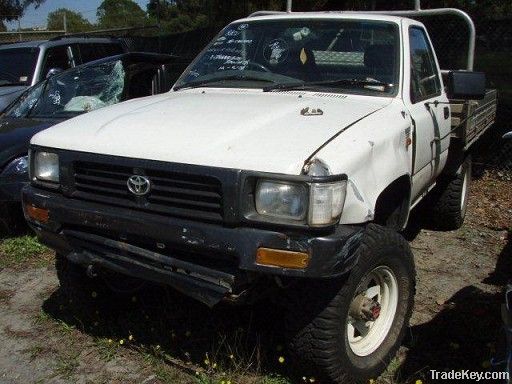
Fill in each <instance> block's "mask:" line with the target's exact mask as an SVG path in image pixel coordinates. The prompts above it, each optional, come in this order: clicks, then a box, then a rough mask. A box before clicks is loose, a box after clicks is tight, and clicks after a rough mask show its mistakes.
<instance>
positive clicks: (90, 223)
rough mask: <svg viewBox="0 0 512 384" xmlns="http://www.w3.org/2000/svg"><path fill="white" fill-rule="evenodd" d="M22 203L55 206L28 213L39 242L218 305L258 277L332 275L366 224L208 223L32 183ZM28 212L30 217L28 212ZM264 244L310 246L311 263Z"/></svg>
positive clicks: (346, 264) (350, 260) (346, 265)
mask: <svg viewBox="0 0 512 384" xmlns="http://www.w3.org/2000/svg"><path fill="white" fill-rule="evenodd" d="M22 196H23V205H24V206H26V205H31V206H34V207H38V208H44V209H47V210H48V211H49V221H48V222H47V223H46V224H41V223H38V222H35V221H34V220H31V219H30V218H29V217H27V220H28V221H29V224H31V226H32V227H33V228H34V229H35V231H36V233H37V235H38V237H39V238H40V240H41V241H42V242H43V243H45V244H47V245H49V246H50V247H52V248H54V249H56V250H57V252H60V253H63V254H67V255H68V258H69V259H70V260H72V261H74V262H76V263H79V264H83V265H95V264H97V265H99V266H103V267H105V268H108V269H113V270H116V271H118V272H121V273H124V274H128V275H132V276H135V277H141V278H144V279H148V280H152V281H157V282H161V283H166V284H169V285H171V286H173V287H175V288H177V289H178V290H180V291H182V292H184V293H186V294H187V295H189V296H193V297H195V298H196V299H198V300H200V301H202V302H204V303H206V304H208V305H214V304H216V303H217V302H218V301H220V300H221V299H222V298H223V297H225V296H227V295H230V294H238V293H240V291H241V290H242V289H243V287H244V286H247V285H250V284H251V282H253V281H254V279H257V277H258V276H260V275H262V274H265V275H277V276H286V277H303V278H330V277H335V276H339V275H342V274H344V273H346V272H347V271H348V270H350V269H351V268H352V266H353V265H354V264H355V262H356V261H357V260H356V256H355V250H356V249H357V245H358V243H359V241H358V240H359V238H360V236H361V234H362V230H361V228H359V227H350V226H338V227H336V229H335V230H333V231H332V232H331V233H329V234H323V235H318V234H314V233H309V232H306V231H301V232H297V231H294V232H285V231H277V230H270V229H260V228H250V227H240V226H238V227H229V226H224V225H221V224H207V223H202V222H196V221H191V220H185V219H178V218H170V217H165V216H162V215H157V214H151V213H145V212H137V211H133V210H130V209H128V208H117V207H111V206H108V205H105V204H98V203H93V202H86V201H81V200H76V199H73V198H69V197H65V196H63V195H62V194H59V193H54V192H49V191H46V190H42V189H38V188H35V187H33V186H26V187H25V188H24V189H23V192H22ZM26 216H27V215H26ZM260 247H265V248H272V249H280V250H289V251H298V252H307V253H308V254H309V256H310V262H309V264H308V266H307V268H305V269H287V268H280V267H270V266H264V265H259V264H257V263H256V254H257V250H258V248H260Z"/></svg>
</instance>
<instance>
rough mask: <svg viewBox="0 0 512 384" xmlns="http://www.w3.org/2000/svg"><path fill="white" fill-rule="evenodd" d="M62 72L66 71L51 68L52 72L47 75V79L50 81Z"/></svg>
mask: <svg viewBox="0 0 512 384" xmlns="http://www.w3.org/2000/svg"><path fill="white" fill-rule="evenodd" d="M62 71H64V70H63V69H62V68H50V70H49V71H48V73H47V74H46V78H47V79H49V78H50V77H52V76H55V75H57V74H59V73H61V72H62Z"/></svg>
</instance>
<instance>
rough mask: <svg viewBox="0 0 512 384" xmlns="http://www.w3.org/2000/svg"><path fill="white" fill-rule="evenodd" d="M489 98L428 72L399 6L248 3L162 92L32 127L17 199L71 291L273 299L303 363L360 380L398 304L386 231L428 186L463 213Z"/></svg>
mask: <svg viewBox="0 0 512 384" xmlns="http://www.w3.org/2000/svg"><path fill="white" fill-rule="evenodd" d="M449 97H450V98H451V100H449ZM470 99H471V100H470ZM467 100H470V101H467ZM478 100H484V102H482V101H478ZM451 104H455V105H456V106H455V107H452V106H451ZM495 109H496V94H495V92H493V91H489V92H486V91H485V77H484V76H483V74H480V73H474V72H469V71H452V72H449V73H446V82H445V81H444V80H443V76H442V72H441V70H440V68H439V64H438V61H437V59H436V55H435V53H434V50H433V47H432V44H431V41H430V39H429V36H428V33H427V31H426V30H425V28H424V26H423V25H422V24H421V23H419V22H417V21H414V20H412V19H408V18H403V17H396V16H389V15H376V14H357V13H350V14H346V13H290V14H272V15H263V16H255V17H249V18H246V19H243V20H238V21H236V22H233V23H232V24H230V25H228V26H227V27H226V28H225V29H224V30H222V31H221V32H220V34H219V35H218V36H217V37H216V38H215V39H214V40H213V41H212V42H211V43H210V44H209V45H208V46H207V47H206V48H205V50H204V51H203V52H202V53H201V54H200V55H199V56H198V57H197V58H196V59H195V60H194V61H193V62H192V63H191V65H190V66H189V67H188V69H187V70H186V71H185V73H184V74H183V75H182V77H181V78H180V79H179V80H178V81H177V83H176V84H175V85H174V87H173V89H172V90H171V91H170V92H169V93H166V94H162V95H158V96H151V97H147V98H142V99H138V100H132V101H127V102H124V103H120V104H118V105H115V106H112V107H108V108H104V109H101V110H98V111H93V112H91V113H88V114H86V115H83V116H79V117H76V118H74V119H71V120H68V121H66V122H63V123H61V124H59V125H56V126H54V127H52V128H50V129H48V130H46V131H43V132H41V133H39V134H37V135H36V136H35V137H34V138H33V139H32V141H31V150H30V159H31V160H30V164H31V165H30V170H31V185H30V186H28V187H26V188H25V189H24V191H23V204H24V212H25V216H26V218H27V220H28V221H29V223H30V224H31V226H32V227H33V228H34V229H35V231H36V232H37V234H38V236H39V238H40V239H41V240H42V241H43V242H44V243H46V244H48V245H49V246H50V247H53V248H54V249H55V250H56V251H57V262H56V265H57V271H58V275H59V279H60V282H61V286H62V287H63V290H64V291H65V292H67V294H69V295H70V296H72V297H74V300H75V302H78V298H79V297H82V298H83V299H85V298H84V296H87V295H89V294H90V292H91V291H93V290H94V291H98V290H99V289H104V290H105V292H107V291H108V292H115V291H116V290H117V289H118V288H117V287H122V288H123V291H126V289H127V286H131V285H130V284H133V288H134V289H135V287H138V286H139V284H138V280H137V279H142V280H148V281H153V282H158V283H162V284H167V285H169V286H171V287H173V288H175V289H177V290H178V291H181V292H183V293H184V294H186V295H189V296H191V297H193V298H196V299H197V300H200V301H202V302H203V303H205V304H207V305H209V306H213V305H216V304H217V303H219V302H220V301H228V302H243V301H246V302H247V301H249V302H250V301H254V300H258V299H260V300H261V299H265V300H271V301H272V302H277V303H281V304H284V305H285V308H286V310H285V311H284V314H283V316H284V318H283V321H284V322H286V324H287V329H288V331H289V341H290V350H291V352H293V353H294V355H295V356H297V358H298V359H299V361H303V362H305V364H304V365H302V367H303V369H306V367H308V369H312V370H313V371H314V374H315V377H322V378H323V381H322V382H335V383H341V382H344V380H347V379H349V378H351V379H356V380H364V379H368V378H371V377H376V376H377V375H379V374H380V373H381V372H382V371H383V370H384V369H385V367H386V365H387V364H388V363H389V361H390V359H392V358H393V356H394V355H395V353H396V351H397V349H398V348H399V346H400V343H401V341H402V338H403V336H404V333H405V330H406V328H407V325H408V321H409V318H410V316H411V311H412V307H413V297H414V290H415V270H414V261H413V255H412V253H411V251H410V248H409V245H408V243H407V241H405V239H404V238H403V237H402V236H401V235H400V234H399V231H400V230H402V229H403V228H404V227H405V226H406V224H407V221H408V217H409V214H410V212H411V209H412V208H413V207H414V206H415V205H416V204H417V203H418V202H419V201H420V200H421V199H422V198H423V197H424V196H426V194H427V193H428V192H429V191H430V190H433V191H432V193H433V195H432V196H433V197H432V202H431V204H432V210H433V211H435V212H436V215H437V218H438V219H439V220H438V221H439V223H441V224H442V225H443V226H444V227H445V228H456V227H459V226H460V225H461V224H462V221H463V219H464V214H465V210H466V204H467V196H468V185H469V181H470V168H471V162H470V157H469V156H468V149H469V148H470V145H471V144H472V142H473V141H474V140H475V139H476V138H477V137H478V136H479V135H480V134H481V133H482V132H483V131H485V129H486V128H488V127H489V125H490V124H492V122H493V120H494V114H495ZM468 111H470V112H468ZM128 276H130V277H128Z"/></svg>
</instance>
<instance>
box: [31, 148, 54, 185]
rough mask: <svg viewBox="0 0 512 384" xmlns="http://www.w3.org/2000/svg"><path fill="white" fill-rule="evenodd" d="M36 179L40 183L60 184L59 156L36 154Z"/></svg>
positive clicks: (46, 153) (48, 153)
mask: <svg viewBox="0 0 512 384" xmlns="http://www.w3.org/2000/svg"><path fill="white" fill-rule="evenodd" d="M34 178H35V179H37V180H40V181H49V182H52V183H58V182H59V156H58V155H57V154H56V153H51V152H36V153H35V154H34Z"/></svg>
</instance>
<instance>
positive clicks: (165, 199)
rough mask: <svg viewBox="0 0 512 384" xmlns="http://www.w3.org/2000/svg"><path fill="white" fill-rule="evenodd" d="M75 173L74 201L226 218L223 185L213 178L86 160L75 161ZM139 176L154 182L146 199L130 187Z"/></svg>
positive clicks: (194, 216) (168, 214) (195, 217)
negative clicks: (128, 183) (131, 179)
mask: <svg viewBox="0 0 512 384" xmlns="http://www.w3.org/2000/svg"><path fill="white" fill-rule="evenodd" d="M73 170H74V172H73V184H74V185H73V192H72V197H73V198H77V199H82V200H88V201H95V202H101V203H107V204H109V205H115V206H121V207H127V208H132V209H136V210H141V211H148V212H154V213H158V214H162V215H166V216H173V217H184V218H192V219H198V220H208V221H214V222H219V221H222V219H223V208H222V185H221V183H220V181H219V180H218V179H216V178H214V177H210V176H203V175H201V176H199V175H192V174H187V173H180V172H172V171H165V170H160V169H146V168H138V167H135V168H132V167H129V166H122V165H112V164H101V163H94V162H83V161H75V162H74V163H73ZM136 174H138V175H144V176H146V177H147V178H148V179H150V181H151V191H150V192H149V193H148V194H147V195H145V196H143V197H137V196H135V195H133V194H132V193H131V192H130V191H129V190H128V187H127V181H128V178H129V177H130V176H132V175H136Z"/></svg>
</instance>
